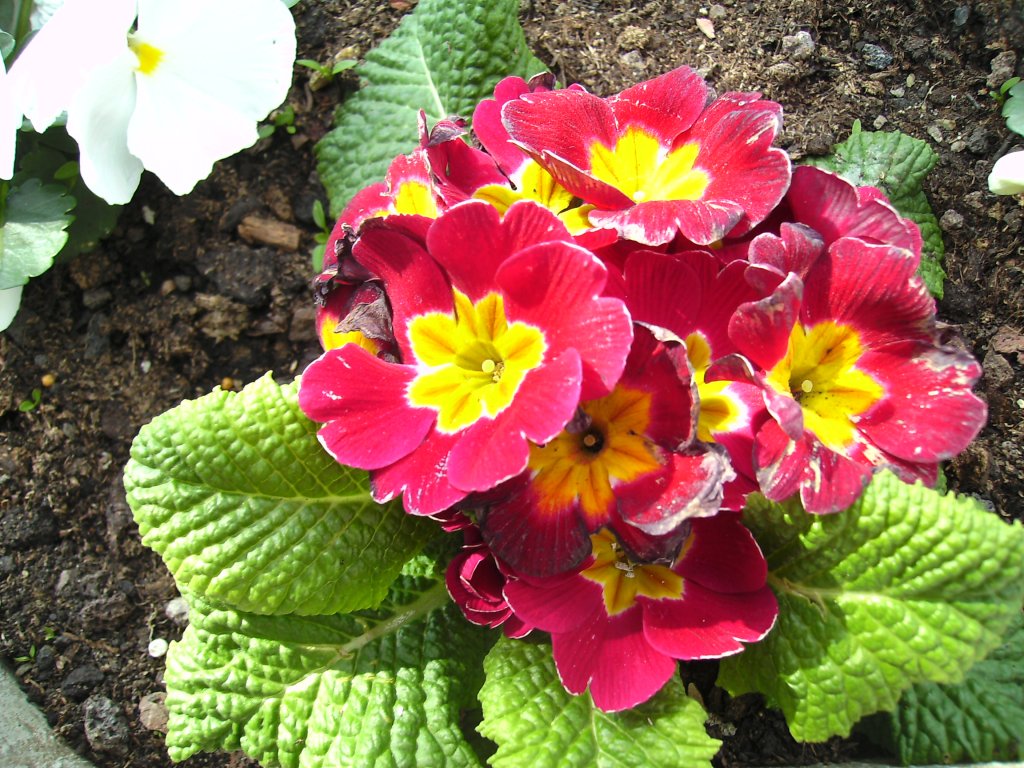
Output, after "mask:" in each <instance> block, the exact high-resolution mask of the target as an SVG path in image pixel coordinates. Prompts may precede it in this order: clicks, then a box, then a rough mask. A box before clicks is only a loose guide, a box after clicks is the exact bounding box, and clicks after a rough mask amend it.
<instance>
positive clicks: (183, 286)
mask: <svg viewBox="0 0 1024 768" xmlns="http://www.w3.org/2000/svg"><path fill="white" fill-rule="evenodd" d="M174 287H175V288H177V289H178V290H179V291H188V290H191V288H192V278H191V277H189V276H188V275H175V276H174Z"/></svg>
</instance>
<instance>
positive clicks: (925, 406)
mask: <svg viewBox="0 0 1024 768" xmlns="http://www.w3.org/2000/svg"><path fill="white" fill-rule="evenodd" d="M858 367H859V368H861V369H862V370H864V371H867V372H868V373H869V374H870V375H871V376H872V377H874V378H875V379H876V380H877V381H879V382H880V383H881V384H882V385H883V386H884V388H885V390H886V393H887V396H886V398H885V399H884V400H883V401H882V402H881V403H879V406H876V407H875V408H873V409H871V410H869V411H868V412H867V413H866V414H864V416H863V417H862V418H861V419H860V421H859V423H858V425H857V426H858V429H859V430H860V431H861V432H862V433H863V434H864V435H865V436H866V437H867V438H868V440H870V441H871V442H872V443H874V444H875V445H877V446H878V447H879V448H881V449H882V450H883V451H886V452H887V453H890V454H892V455H893V456H896V457H898V458H900V459H903V460H905V461H910V462H920V463H926V464H933V463H935V462H939V461H946V460H947V459H951V458H952V457H953V456H955V455H956V454H958V453H960V452H961V451H962V450H964V448H966V447H967V445H968V443H970V442H971V440H973V439H974V438H975V437H977V435H978V432H979V431H981V428H982V427H983V426H984V425H985V415H986V408H985V403H984V402H982V400H980V399H979V398H978V397H977V396H976V395H975V394H974V393H973V392H971V387H972V386H974V384H975V383H976V382H977V380H978V379H979V378H980V376H981V366H979V365H978V363H977V361H976V360H975V359H974V358H973V357H971V356H970V355H968V354H967V353H966V352H961V351H959V350H954V349H944V348H941V347H933V346H930V345H927V344H920V343H915V342H910V341H908V342H903V343H899V344H890V345H887V346H884V347H881V348H880V349H877V350H870V351H868V352H866V353H865V354H864V356H863V357H862V358H861V359H860V361H859V362H858Z"/></svg>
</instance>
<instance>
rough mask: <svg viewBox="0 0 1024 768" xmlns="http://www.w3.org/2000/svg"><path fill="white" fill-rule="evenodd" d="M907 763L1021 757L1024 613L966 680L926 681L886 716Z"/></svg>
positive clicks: (896, 746) (892, 739)
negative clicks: (958, 681) (943, 682)
mask: <svg viewBox="0 0 1024 768" xmlns="http://www.w3.org/2000/svg"><path fill="white" fill-rule="evenodd" d="M884 717H885V721H886V724H887V726H888V727H887V731H888V734H887V736H888V738H887V739H886V741H887V742H888V743H889V744H890V745H892V746H893V747H894V751H895V752H896V754H897V755H899V758H900V760H902V761H903V763H904V764H906V765H909V764H917V765H924V764H929V763H932V764H936V763H943V764H949V763H964V762H971V763H981V762H989V761H994V760H1001V761H1006V760H1017V759H1020V757H1021V754H1022V752H1021V746H1022V745H1024V616H1022V615H1020V614H1018V616H1017V621H1016V622H1015V624H1014V626H1013V628H1012V629H1011V631H1010V633H1009V635H1007V637H1006V641H1005V642H1004V643H1003V644H1002V645H1001V646H1000V647H999V648H997V649H996V650H995V651H994V652H993V653H992V654H991V655H990V656H988V658H986V659H985V660H984V661H981V662H978V663H977V664H975V665H974V666H973V667H972V668H971V671H970V672H968V673H967V678H966V679H965V680H964V681H963V683H961V684H960V685H938V684H935V683H921V684H918V685H915V686H914V687H913V688H911V689H910V690H909V691H907V692H906V693H904V694H903V698H901V699H900V704H899V707H897V709H896V711H895V712H893V713H892V714H891V715H886V716H884Z"/></svg>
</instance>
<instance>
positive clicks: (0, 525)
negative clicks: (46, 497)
mask: <svg viewBox="0 0 1024 768" xmlns="http://www.w3.org/2000/svg"><path fill="white" fill-rule="evenodd" d="M56 539H57V518H55V517H54V516H53V512H51V511H50V507H49V506H48V505H46V504H39V505H38V506H29V507H20V506H18V507H15V506H10V507H6V508H4V509H3V515H2V516H0V541H2V542H3V546H4V548H5V549H10V550H15V551H16V550H19V549H24V548H26V547H35V546H38V545H40V544H48V543H50V542H53V541H55V540H56Z"/></svg>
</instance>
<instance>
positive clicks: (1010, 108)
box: [1003, 82, 1024, 136]
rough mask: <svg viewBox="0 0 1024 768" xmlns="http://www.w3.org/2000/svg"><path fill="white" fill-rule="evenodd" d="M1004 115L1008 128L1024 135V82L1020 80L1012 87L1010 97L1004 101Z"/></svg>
mask: <svg viewBox="0 0 1024 768" xmlns="http://www.w3.org/2000/svg"><path fill="white" fill-rule="evenodd" d="M1003 117H1004V118H1006V127H1007V128H1009V129H1010V130H1011V131H1013V132H1014V133H1019V134H1020V135H1021V136H1024V83H1020V82H1018V83H1017V84H1016V85H1014V86H1013V87H1012V88H1011V89H1010V92H1009V98H1007V99H1006V101H1005V102H1003Z"/></svg>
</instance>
